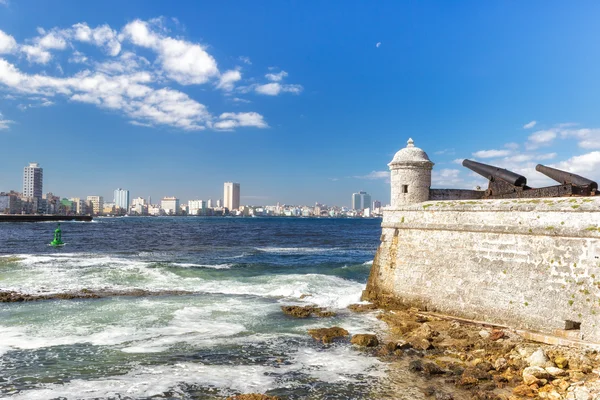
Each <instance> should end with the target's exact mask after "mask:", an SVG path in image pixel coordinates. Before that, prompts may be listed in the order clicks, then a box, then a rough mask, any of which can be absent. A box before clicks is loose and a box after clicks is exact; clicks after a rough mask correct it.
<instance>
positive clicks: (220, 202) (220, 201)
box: [217, 199, 223, 208]
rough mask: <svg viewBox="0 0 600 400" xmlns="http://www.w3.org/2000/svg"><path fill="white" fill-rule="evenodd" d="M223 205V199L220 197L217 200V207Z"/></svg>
mask: <svg viewBox="0 0 600 400" xmlns="http://www.w3.org/2000/svg"><path fill="white" fill-rule="evenodd" d="M221 207H223V200H221V199H219V200H217V208H221Z"/></svg>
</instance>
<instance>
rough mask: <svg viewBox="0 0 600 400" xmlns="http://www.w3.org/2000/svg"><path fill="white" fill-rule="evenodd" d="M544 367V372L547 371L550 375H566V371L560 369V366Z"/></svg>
mask: <svg viewBox="0 0 600 400" xmlns="http://www.w3.org/2000/svg"><path fill="white" fill-rule="evenodd" d="M544 369H545V370H546V372H548V373H549V374H550V375H552V376H554V377H558V376H565V375H568V373H567V372H566V371H565V370H564V369H560V368H556V367H546V368H544Z"/></svg>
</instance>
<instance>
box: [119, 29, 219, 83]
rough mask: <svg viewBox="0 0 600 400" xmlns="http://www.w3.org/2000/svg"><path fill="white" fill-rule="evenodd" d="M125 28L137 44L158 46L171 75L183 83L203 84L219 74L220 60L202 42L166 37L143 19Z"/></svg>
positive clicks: (158, 52)
mask: <svg viewBox="0 0 600 400" xmlns="http://www.w3.org/2000/svg"><path fill="white" fill-rule="evenodd" d="M122 32H123V37H124V38H126V39H128V40H129V41H131V42H132V43H133V44H135V45H137V46H141V47H146V48H149V49H152V50H154V51H155V52H156V53H157V54H158V61H159V62H160V63H161V65H162V68H163V70H164V71H165V73H166V74H167V76H168V77H169V78H171V79H173V80H175V81H177V82H178V83H180V84H182V85H191V84H201V83H205V82H207V81H208V80H209V79H211V78H214V77H217V76H219V69H218V68H217V62H216V61H215V59H214V58H213V57H212V56H211V55H210V54H208V53H207V52H206V51H205V50H204V48H203V47H202V46H200V45H198V44H194V43H190V42H186V41H184V40H179V39H173V38H171V37H165V36H163V35H162V34H161V33H158V32H155V31H153V30H152V27H151V26H150V25H149V24H148V23H147V22H144V21H140V20H135V21H133V22H130V23H129V24H127V25H126V26H125V27H124V28H123V31H122Z"/></svg>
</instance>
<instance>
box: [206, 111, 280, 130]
mask: <svg viewBox="0 0 600 400" xmlns="http://www.w3.org/2000/svg"><path fill="white" fill-rule="evenodd" d="M219 119H220V121H218V122H216V123H215V124H214V127H215V128H216V129H221V130H230V129H233V128H237V127H238V126H253V127H256V128H268V127H269V125H267V123H266V122H265V121H264V117H263V116H262V115H260V114H259V113H256V112H243V113H223V114H221V115H220V116H219Z"/></svg>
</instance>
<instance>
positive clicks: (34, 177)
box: [23, 163, 44, 198]
mask: <svg viewBox="0 0 600 400" xmlns="http://www.w3.org/2000/svg"><path fill="white" fill-rule="evenodd" d="M43 185H44V170H43V168H41V167H40V164H38V163H29V166H28V167H25V168H23V196H24V197H37V198H42V187H43Z"/></svg>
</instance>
